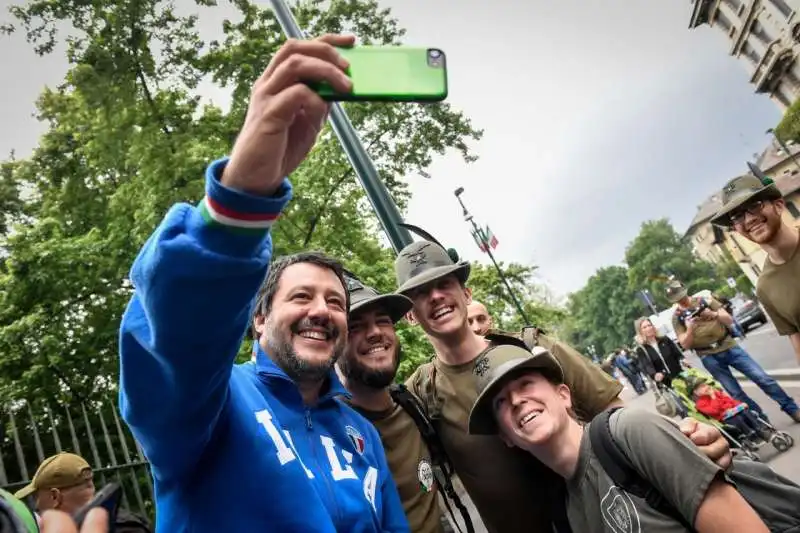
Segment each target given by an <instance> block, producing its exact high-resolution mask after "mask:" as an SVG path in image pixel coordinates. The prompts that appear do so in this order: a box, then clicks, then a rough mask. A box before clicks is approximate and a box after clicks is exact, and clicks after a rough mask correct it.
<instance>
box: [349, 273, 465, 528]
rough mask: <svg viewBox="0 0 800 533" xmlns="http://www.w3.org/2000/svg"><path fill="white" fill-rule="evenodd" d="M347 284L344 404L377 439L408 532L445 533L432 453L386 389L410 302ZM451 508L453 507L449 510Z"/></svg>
mask: <svg viewBox="0 0 800 533" xmlns="http://www.w3.org/2000/svg"><path fill="white" fill-rule="evenodd" d="M346 281H347V284H348V287H347V289H348V293H349V295H350V309H349V316H348V339H347V350H346V351H345V353H344V355H343V356H342V357H341V358H340V359H339V361H338V364H337V367H338V370H339V373H340V376H341V377H342V383H343V384H344V385H345V387H346V388H347V390H348V392H350V394H351V397H350V398H349V399H348V400H347V401H348V403H349V404H350V405H351V406H352V407H353V408H354V409H355V410H357V411H358V412H359V413H361V414H362V415H363V416H364V417H365V418H366V419H367V420H369V421H370V422H372V424H373V425H374V426H375V428H376V429H377V430H378V433H379V434H380V436H381V442H382V443H383V448H384V450H385V451H386V461H387V463H388V464H389V470H391V472H392V477H393V478H394V482H395V484H396V485H397V491H398V493H399V494H400V500H401V501H402V503H403V510H404V511H405V513H406V518H407V519H408V525H409V527H410V529H411V531H412V532H414V533H443V532H444V527H443V524H444V522H443V516H442V511H441V509H440V507H439V501H438V497H439V496H440V495H441V497H443V498H444V497H445V495H444V491H442V490H441V487H440V486H439V485H440V483H439V481H438V480H437V477H436V475H435V474H434V467H435V465H433V464H432V458H431V453H430V450H429V449H428V446H427V444H426V443H425V440H424V439H423V437H422V434H421V433H420V430H419V428H418V427H417V425H416V423H415V422H414V419H413V418H412V417H411V415H410V414H409V413H408V412H406V411H405V409H403V407H402V406H401V405H400V404H398V403H397V402H395V400H394V399H393V398H392V395H391V393H390V388H389V387H390V385H392V383H393V382H394V380H395V376H396V375H397V368H398V366H399V364H400V355H401V349H400V341H399V339H398V337H397V333H396V332H395V329H394V327H395V323H396V322H397V321H398V320H400V319H401V318H402V317H403V316H404V315H405V314H406V313H407V312H408V311H409V310H410V309H411V305H412V304H411V301H410V300H409V299H408V298H406V297H405V296H402V295H400V294H379V293H378V292H376V291H375V290H374V289H373V288H371V287H368V286H366V285H364V284H362V283H361V282H360V281H359V280H357V279H355V278H354V277H350V276H348V277H346ZM454 507H455V506H454V505H453V504H452V503H451V504H450V508H451V509H453V508H454Z"/></svg>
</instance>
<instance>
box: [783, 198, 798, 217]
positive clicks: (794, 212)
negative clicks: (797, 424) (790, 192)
mask: <svg viewBox="0 0 800 533" xmlns="http://www.w3.org/2000/svg"><path fill="white" fill-rule="evenodd" d="M786 210H787V211H789V214H790V215H792V217H794V218H800V209H797V206H796V205H794V202H792V201H789V200H787V201H786Z"/></svg>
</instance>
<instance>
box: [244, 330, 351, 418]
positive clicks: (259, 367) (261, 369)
mask: <svg viewBox="0 0 800 533" xmlns="http://www.w3.org/2000/svg"><path fill="white" fill-rule="evenodd" d="M253 352H254V355H255V362H256V373H257V374H258V375H259V376H265V377H267V378H276V379H280V380H284V381H288V382H290V383H291V384H292V385H294V380H293V379H292V378H290V377H289V376H288V375H287V374H286V372H284V371H283V369H282V368H281V367H279V366H278V365H277V364H275V361H273V360H272V358H271V357H270V356H269V355H267V353H266V352H264V350H262V349H261V345H260V344H259V343H258V341H255V342H254V343H253ZM326 379H327V380H328V384H329V386H328V388H327V390H326V391H325V394H323V395H321V396H320V397H319V400H318V402H317V403H321V402H323V401H326V400H330V399H332V398H334V397H336V396H344V397H346V398H350V393H349V392H347V389H345V388H344V385H343V384H342V382H341V380H340V379H339V376H338V374H336V370H334V369H331V371H330V372H328V377H327V378H326ZM295 387H296V386H295Z"/></svg>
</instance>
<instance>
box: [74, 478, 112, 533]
mask: <svg viewBox="0 0 800 533" xmlns="http://www.w3.org/2000/svg"><path fill="white" fill-rule="evenodd" d="M121 501H122V487H121V486H120V485H119V484H117V483H109V484H108V485H106V486H105V487H103V488H102V489H100V490H99V491H98V492H97V494H95V495H94V498H92V501H90V502H89V503H87V504H86V505H84V506H83V507H81V508H80V509H79V510H78V511H77V512H76V513H75V515H74V516H73V519H74V520H75V523H76V524H77V525H78V528H79V529H80V528H81V527H82V526H83V522H84V521H85V520H86V517H87V515H88V514H89V511H91V510H92V509H94V508H96V507H102V508H103V509H105V511H106V512H107V513H108V531H109V533H113V531H114V522H116V520H117V510H118V509H119V504H120V502H121ZM81 531H82V530H81Z"/></svg>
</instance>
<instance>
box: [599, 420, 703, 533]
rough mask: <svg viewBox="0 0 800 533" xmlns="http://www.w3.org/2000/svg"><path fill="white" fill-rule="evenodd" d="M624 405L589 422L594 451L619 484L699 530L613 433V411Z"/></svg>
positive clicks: (684, 523) (661, 510) (608, 472)
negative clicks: (633, 460)
mask: <svg viewBox="0 0 800 533" xmlns="http://www.w3.org/2000/svg"><path fill="white" fill-rule="evenodd" d="M620 409H624V407H612V408H611V409H608V410H606V411H603V412H602V413H600V414H599V415H597V416H596V417H595V418H594V420H592V423H591V424H589V440H590V441H591V443H592V451H593V452H594V454H595V455H596V456H597V458H598V460H599V461H600V466H602V467H603V470H605V472H606V474H608V476H609V477H610V478H611V480H612V481H613V482H614V485H616V486H617V487H618V488H620V489H622V490H624V491H625V492H627V493H628V494H632V495H634V496H636V497H638V498H642V499H643V500H645V501H646V502H647V505H649V506H650V507H651V508H653V509H655V510H656V511H658V512H660V513H662V514H665V515H667V516H669V517H671V518H673V519H674V520H676V521H678V522H679V523H680V524H681V525H682V526H683V527H685V528H686V529H687V531H692V532H694V531H696V530H695V528H694V526H693V525H692V524H690V523H689V522H688V521H687V520H686V519H685V518H684V517H683V515H682V514H681V513H680V512H679V511H678V509H676V508H675V507H674V506H673V505H672V504H671V503H670V502H668V501H667V500H666V498H664V496H663V495H662V494H661V493H660V492H659V491H658V489H657V488H656V487H654V486H653V484H652V483H650V481H648V480H647V479H645V478H644V477H643V476H642V475H641V474H640V473H639V472H638V471H637V470H636V467H634V466H633V463H631V461H630V459H628V456H627V455H625V451H624V450H623V449H622V447H621V446H620V445H619V443H618V442H617V441H616V440H615V439H614V435H613V434H612V433H611V425H610V421H611V415H613V414H614V413H616V412H617V411H619V410H620Z"/></svg>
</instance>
